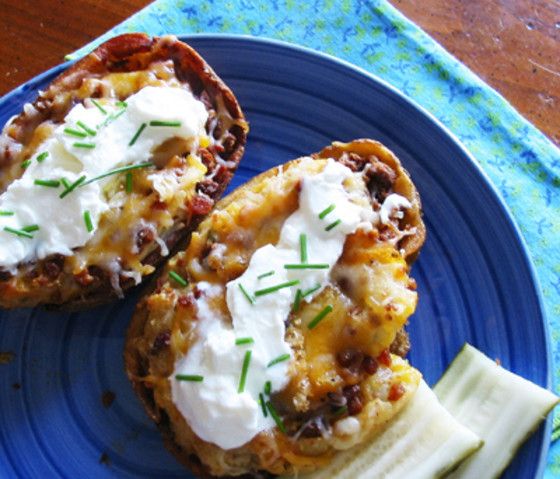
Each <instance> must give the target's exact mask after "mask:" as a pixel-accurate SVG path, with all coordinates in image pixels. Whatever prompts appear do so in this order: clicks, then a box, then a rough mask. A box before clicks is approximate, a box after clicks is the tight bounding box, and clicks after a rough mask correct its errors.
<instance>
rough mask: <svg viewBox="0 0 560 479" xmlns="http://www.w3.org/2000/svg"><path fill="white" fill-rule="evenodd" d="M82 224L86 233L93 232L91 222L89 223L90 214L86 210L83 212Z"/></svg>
mask: <svg viewBox="0 0 560 479" xmlns="http://www.w3.org/2000/svg"><path fill="white" fill-rule="evenodd" d="M84 223H85V224H86V229H87V232H88V233H91V232H92V231H93V222H92V221H91V214H90V212H89V211H88V210H86V211H84Z"/></svg>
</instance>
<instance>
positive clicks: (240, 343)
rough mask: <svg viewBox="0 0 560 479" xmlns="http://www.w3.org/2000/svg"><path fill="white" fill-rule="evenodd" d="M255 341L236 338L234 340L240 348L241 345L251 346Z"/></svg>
mask: <svg viewBox="0 0 560 479" xmlns="http://www.w3.org/2000/svg"><path fill="white" fill-rule="evenodd" d="M254 342H255V340H254V339H253V338H237V339H236V340H235V345H236V346H242V345H243V344H253V343H254Z"/></svg>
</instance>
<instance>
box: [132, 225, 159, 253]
mask: <svg viewBox="0 0 560 479" xmlns="http://www.w3.org/2000/svg"><path fill="white" fill-rule="evenodd" d="M155 237H156V235H155V232H154V230H153V229H151V228H140V229H139V230H138V232H137V233H136V246H137V247H138V248H142V246H144V245H145V244H147V243H150V242H152V241H154V239H155Z"/></svg>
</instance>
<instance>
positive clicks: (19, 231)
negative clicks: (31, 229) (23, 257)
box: [4, 226, 33, 238]
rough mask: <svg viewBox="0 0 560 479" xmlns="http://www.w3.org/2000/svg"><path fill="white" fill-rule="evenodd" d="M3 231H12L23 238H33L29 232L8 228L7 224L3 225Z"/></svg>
mask: <svg viewBox="0 0 560 479" xmlns="http://www.w3.org/2000/svg"><path fill="white" fill-rule="evenodd" d="M4 231H6V232H7V233H12V234H14V235H17V236H23V237H25V238H33V235H32V234H31V233H28V232H27V231H23V230H18V229H16V228H10V227H9V226H4Z"/></svg>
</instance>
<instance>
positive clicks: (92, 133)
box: [76, 121, 97, 136]
mask: <svg viewBox="0 0 560 479" xmlns="http://www.w3.org/2000/svg"><path fill="white" fill-rule="evenodd" d="M76 125H78V126H79V127H80V128H81V129H82V130H84V131H85V132H86V133H87V134H88V135H89V136H95V135H97V133H96V132H95V130H94V129H93V128H90V127H89V126H87V125H86V124H85V123H84V122H83V121H77V122H76Z"/></svg>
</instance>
